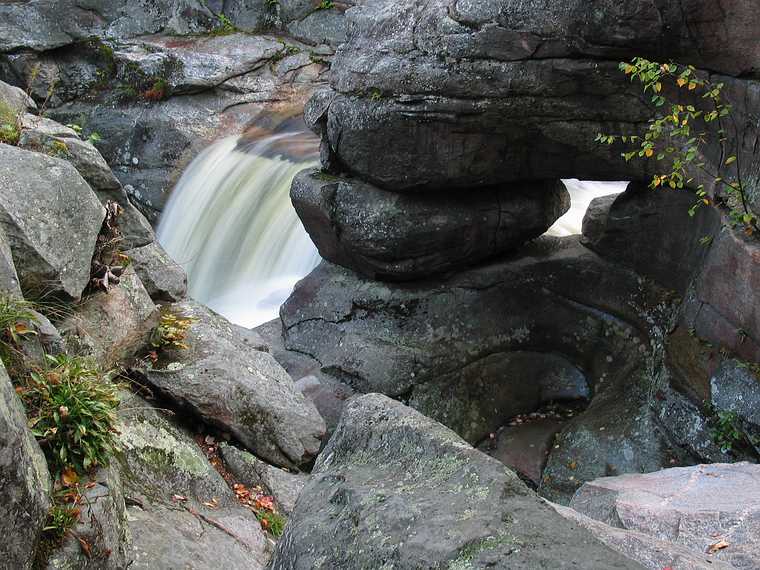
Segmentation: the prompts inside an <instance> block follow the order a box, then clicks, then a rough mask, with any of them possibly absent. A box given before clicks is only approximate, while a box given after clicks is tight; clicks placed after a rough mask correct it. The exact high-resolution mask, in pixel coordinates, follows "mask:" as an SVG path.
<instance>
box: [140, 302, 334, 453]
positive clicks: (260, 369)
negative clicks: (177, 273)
mask: <svg viewBox="0 0 760 570" xmlns="http://www.w3.org/2000/svg"><path fill="white" fill-rule="evenodd" d="M172 310H174V311H176V312H178V313H180V314H183V315H185V316H187V317H191V318H193V319H194V320H195V321H194V322H193V324H192V325H191V327H190V329H189V331H188V335H187V340H186V344H187V345H188V346H189V349H187V350H175V351H171V352H170V354H168V355H166V357H165V360H166V362H168V364H167V365H166V367H165V368H164V369H155V370H154V369H150V370H147V371H146V376H147V380H148V382H149V383H150V384H151V385H152V386H153V387H155V388H156V389H158V390H159V391H160V392H161V393H162V394H163V395H164V396H166V397H168V398H170V399H171V400H173V401H174V402H175V403H176V404H178V405H179V406H181V407H185V408H187V409H188V410H189V411H191V412H193V413H195V414H197V415H199V416H200V417H201V418H202V419H203V420H205V421H207V422H209V423H211V424H212V425H215V426H217V427H219V428H221V429H223V430H226V431H229V432H230V433H232V435H233V436H234V437H235V438H236V439H238V440H239V441H240V442H241V443H243V444H244V445H245V446H246V447H247V448H248V449H250V450H251V451H252V452H254V453H255V454H256V455H257V456H259V457H261V458H262V459H266V460H267V461H269V462H271V463H273V464H275V465H278V466H282V467H289V468H297V467H299V466H302V465H304V464H305V463H308V462H309V461H310V460H311V459H312V458H313V457H314V455H315V454H316V453H317V451H318V450H319V446H320V443H321V439H322V437H323V436H324V434H325V423H324V420H323V419H322V417H321V416H320V415H319V412H318V411H317V409H316V408H315V407H314V404H312V403H311V402H310V401H309V400H307V399H306V398H305V397H304V396H303V395H302V394H301V393H300V392H298V391H297V390H296V388H295V386H294V384H293V380H292V378H291V377H290V376H288V374H287V372H285V370H283V369H282V367H281V366H280V365H279V364H277V362H276V361H275V359H274V358H273V357H272V356H271V355H270V354H268V353H266V352H261V351H258V350H255V349H254V348H252V347H251V346H249V345H248V344H247V343H246V342H245V340H244V338H243V337H242V336H241V335H240V333H239V332H238V331H237V330H236V329H234V328H233V327H232V325H231V324H230V323H229V322H228V321H227V320H226V319H224V318H223V317H221V316H219V315H217V314H216V313H214V312H212V311H211V310H209V309H207V308H205V307H203V306H201V305H198V304H197V303H195V302H193V301H185V302H183V303H179V304H176V305H172Z"/></svg>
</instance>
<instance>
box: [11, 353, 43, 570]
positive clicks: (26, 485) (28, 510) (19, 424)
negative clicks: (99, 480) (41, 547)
mask: <svg viewBox="0 0 760 570" xmlns="http://www.w3.org/2000/svg"><path fill="white" fill-rule="evenodd" d="M26 424H27V420H26V415H25V414H24V407H23V405H22V404H21V401H20V400H19V398H18V396H17V395H16V392H15V390H14V389H13V384H11V380H10V378H9V377H8V374H7V373H6V371H5V367H4V366H2V365H1V364H0V492H2V494H3V501H2V503H1V504H0V530H1V531H2V533H3V540H2V543H0V556H2V560H3V564H6V565H7V567H8V568H19V569H21V570H29V569H31V568H32V562H33V560H34V556H35V551H36V549H37V542H38V540H39V538H40V534H41V532H42V527H43V526H44V524H45V520H46V519H47V514H48V507H49V506H50V492H51V485H50V474H49V473H48V469H47V464H46V463H45V456H44V455H43V454H42V450H41V449H40V446H39V445H38V444H37V442H36V441H35V439H34V436H33V435H32V432H31V431H29V429H28V428H27V425H26Z"/></svg>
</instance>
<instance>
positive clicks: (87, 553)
mask: <svg viewBox="0 0 760 570" xmlns="http://www.w3.org/2000/svg"><path fill="white" fill-rule="evenodd" d="M77 540H78V541H79V545H80V546H81V547H82V552H84V555H85V556H86V557H87V558H92V548H91V547H90V545H89V544H88V543H87V541H86V540H85V539H84V538H82V537H81V536H77Z"/></svg>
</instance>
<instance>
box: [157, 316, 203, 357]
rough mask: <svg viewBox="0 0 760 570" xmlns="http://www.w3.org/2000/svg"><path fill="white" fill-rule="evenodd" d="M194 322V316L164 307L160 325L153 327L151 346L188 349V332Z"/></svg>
mask: <svg viewBox="0 0 760 570" xmlns="http://www.w3.org/2000/svg"><path fill="white" fill-rule="evenodd" d="M194 322H195V319H193V318H192V317H186V316H184V315H180V314H178V313H176V312H174V311H173V310H172V309H171V308H169V307H162V308H161V318H160V320H159V323H158V326H157V327H156V328H155V329H153V333H152V335H151V338H150V344H151V346H153V347H154V348H159V349H167V348H173V349H182V350H184V349H187V348H188V346H187V344H186V343H185V341H186V340H187V332H188V330H189V329H190V327H191V326H192V324H193V323H194Z"/></svg>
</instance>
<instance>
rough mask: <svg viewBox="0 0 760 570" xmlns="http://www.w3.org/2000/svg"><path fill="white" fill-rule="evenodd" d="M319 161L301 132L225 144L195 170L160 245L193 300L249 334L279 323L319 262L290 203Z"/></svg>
mask: <svg viewBox="0 0 760 570" xmlns="http://www.w3.org/2000/svg"><path fill="white" fill-rule="evenodd" d="M290 147H296V148H297V151H298V152H297V153H295V156H293V154H294V153H290V152H288V150H289V149H290ZM317 158H318V141H317V140H316V138H315V137H314V136H313V135H311V134H306V133H305V132H303V131H295V132H289V133H281V134H276V135H272V136H268V137H265V138H263V139H261V140H259V141H257V142H255V143H252V144H249V145H247V146H246V145H241V138H240V137H230V138H227V139H223V140H220V141H218V142H216V143H214V144H213V145H212V146H210V147H209V148H208V149H206V150H205V151H204V152H203V153H201V154H200V155H199V156H198V157H197V158H196V159H195V160H194V161H193V162H192V164H190V166H189V167H188V168H187V170H186V171H185V172H184V173H183V175H182V177H181V179H180V180H179V182H178V183H177V186H176V187H175V189H174V191H173V192H172V195H171V198H170V199H169V202H168V203H167V205H166V208H165V210H164V213H163V216H162V217H161V222H160V224H159V227H158V239H159V241H160V243H161V244H162V245H163V246H164V248H165V249H166V251H167V252H168V253H169V254H170V255H171V256H172V257H173V258H174V259H175V260H176V261H177V262H178V263H179V264H180V265H182V267H184V268H185V271H187V275H188V289H189V293H190V295H191V296H192V297H193V298H194V299H196V300H198V301H200V302H201V303H204V304H206V305H208V306H209V307H211V308H212V309H214V310H215V311H217V312H219V313H221V314H222V315H224V316H225V317H227V318H228V319H230V320H231V321H233V322H235V323H237V324H239V325H242V326H246V327H253V326H257V325H259V324H262V323H264V322H267V321H269V320H271V319H273V318H275V317H276V316H277V314H278V310H279V307H280V305H281V304H282V303H283V302H284V301H285V299H287V297H288V295H290V293H291V292H292V290H293V286H294V285H295V283H296V282H297V281H298V280H299V279H301V278H302V277H304V276H305V275H307V274H308V273H309V272H310V271H311V270H312V269H313V268H314V267H315V266H316V265H317V264H318V263H319V260H320V257H319V254H318V253H317V249H316V247H314V244H312V242H311V240H310V238H309V236H308V234H307V233H306V231H305V230H304V228H303V226H302V225H301V222H300V220H299V219H298V217H297V216H296V213H295V210H294V209H293V207H292V205H291V203H290V197H289V191H290V184H291V182H292V180H293V177H294V176H295V175H296V173H297V172H298V171H299V170H302V169H304V168H308V167H311V166H315V165H316V164H317V163H318V160H317Z"/></svg>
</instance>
